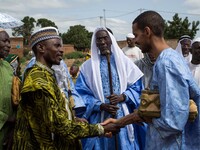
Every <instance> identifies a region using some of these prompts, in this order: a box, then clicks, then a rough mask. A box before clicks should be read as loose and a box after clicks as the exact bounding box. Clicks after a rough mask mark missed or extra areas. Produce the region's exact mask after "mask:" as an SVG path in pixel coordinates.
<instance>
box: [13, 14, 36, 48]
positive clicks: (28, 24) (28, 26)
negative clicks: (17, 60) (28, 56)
mask: <svg viewBox="0 0 200 150" xmlns="http://www.w3.org/2000/svg"><path fill="white" fill-rule="evenodd" d="M21 21H22V22H23V23H24V24H23V26H21V27H17V28H14V29H12V31H13V32H12V35H13V36H19V35H21V36H23V38H24V45H29V43H30V36H31V34H32V32H33V30H34V27H35V25H34V23H35V22H36V21H35V19H34V18H32V17H29V16H26V17H24V18H23V19H22V20H21Z"/></svg>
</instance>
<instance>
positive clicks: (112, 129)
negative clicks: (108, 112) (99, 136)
mask: <svg viewBox="0 0 200 150" xmlns="http://www.w3.org/2000/svg"><path fill="white" fill-rule="evenodd" d="M142 122H144V118H141V117H140V116H139V115H138V111H137V110H135V111H134V112H133V113H131V114H129V115H127V116H124V117H122V118H120V119H114V118H109V119H107V120H105V121H104V122H102V123H101V125H102V126H103V128H104V136H106V137H112V135H114V134H117V133H118V132H119V131H120V128H123V127H124V126H126V125H128V124H138V125H143V123H142ZM145 122H151V121H150V120H148V121H147V120H145Z"/></svg>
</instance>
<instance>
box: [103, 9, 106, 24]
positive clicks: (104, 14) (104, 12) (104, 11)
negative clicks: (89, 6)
mask: <svg viewBox="0 0 200 150" xmlns="http://www.w3.org/2000/svg"><path fill="white" fill-rule="evenodd" d="M103 16H104V26H105V27H106V10H105V9H103Z"/></svg>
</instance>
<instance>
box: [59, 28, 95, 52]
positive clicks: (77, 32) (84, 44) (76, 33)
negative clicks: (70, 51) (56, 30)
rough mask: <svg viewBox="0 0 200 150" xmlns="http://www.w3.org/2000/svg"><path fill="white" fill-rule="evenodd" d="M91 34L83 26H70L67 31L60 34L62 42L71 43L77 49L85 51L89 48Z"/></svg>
mask: <svg viewBox="0 0 200 150" xmlns="http://www.w3.org/2000/svg"><path fill="white" fill-rule="evenodd" d="M91 37H92V34H91V33H90V32H89V31H88V30H86V28H85V26H82V25H75V26H70V28H69V30H68V31H67V33H63V34H62V39H63V43H64V44H73V45H74V48H75V49H77V50H78V51H85V49H87V48H90V41H91Z"/></svg>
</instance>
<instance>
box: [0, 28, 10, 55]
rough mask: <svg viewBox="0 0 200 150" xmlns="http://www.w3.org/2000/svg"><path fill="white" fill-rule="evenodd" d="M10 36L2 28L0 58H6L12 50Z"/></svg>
mask: <svg viewBox="0 0 200 150" xmlns="http://www.w3.org/2000/svg"><path fill="white" fill-rule="evenodd" d="M10 48H11V46H10V37H9V35H8V33H7V32H6V31H5V30H3V29H0V58H5V57H7V56H8V54H9V52H10Z"/></svg>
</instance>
